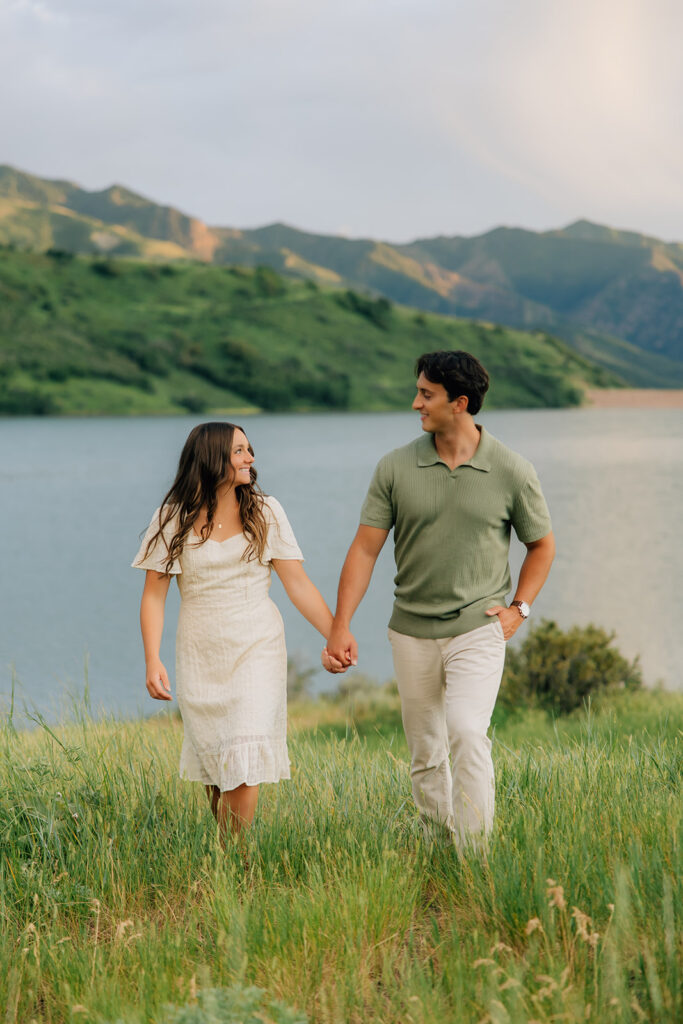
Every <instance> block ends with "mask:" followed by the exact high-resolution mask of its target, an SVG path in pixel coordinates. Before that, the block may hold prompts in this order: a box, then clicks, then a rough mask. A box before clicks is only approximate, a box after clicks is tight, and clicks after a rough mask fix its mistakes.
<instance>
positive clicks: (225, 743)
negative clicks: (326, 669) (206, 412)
mask: <svg viewBox="0 0 683 1024" xmlns="http://www.w3.org/2000/svg"><path fill="white" fill-rule="evenodd" d="M253 462H254V453H253V450H252V448H251V446H250V444H249V441H248V440H247V437H246V435H245V433H244V431H243V430H242V429H241V427H238V426H235V425H234V424H232V423H202V424H200V425H199V426H197V427H195V428H194V430H192V431H191V433H190V435H189V437H188V438H187V441H186V442H185V446H184V448H183V451H182V454H181V456H180V462H179V465H178V472H177V474H176V478H175V480H174V481H173V485H172V487H171V489H170V490H169V492H168V494H167V495H166V497H165V498H164V500H163V502H162V504H161V507H160V508H159V509H157V511H156V512H155V513H154V515H153V516H152V521H151V523H150V526H149V529H148V530H147V533H146V535H145V538H144V540H143V542H142V545H141V547H140V550H139V552H138V554H137V556H136V558H135V561H134V562H133V566H135V567H136V568H139V569H145V570H147V576H146V579H145V587H144V591H143V594H142V603H141V607H140V624H141V628H142V639H143V644H144V648H145V661H146V665H147V690H148V691H149V693H150V695H151V696H152V697H154V698H155V699H156V700H171V699H172V697H171V694H170V685H169V681H168V674H167V672H166V669H165V668H164V666H163V664H162V662H161V660H160V657H159V647H160V644H161V635H162V631H163V624H164V607H165V603H166V595H167V593H168V587H169V583H170V581H171V577H172V576H175V577H176V579H177V581H178V587H179V590H180V594H181V605H180V615H179V618H178V633H177V638H176V685H177V695H178V705H179V707H180V712H181V715H182V718H183V725H184V729H185V735H184V740H183V749H182V753H181V757H180V774H181V776H182V777H184V778H186V779H189V780H191V781H197V782H203V783H204V785H205V787H206V792H207V795H208V797H209V801H210V804H211V810H212V812H213V814H214V816H215V818H216V820H217V822H218V824H219V827H220V830H221V835H222V836H223V838H225V834H226V832H227V829H228V828H231V829H232V830H233V831H239V830H240V829H241V828H242V827H243V826H244V825H247V824H250V823H251V822H252V820H253V817H254V813H255V810H256V803H257V800H258V791H259V785H260V784H261V783H263V782H277V781H278V780H279V779H288V778H289V759H288V755H287V737H286V730H287V714H286V712H287V653H286V650H285V640H284V631H283V627H282V619H281V617H280V613H279V611H278V610H277V608H276V607H275V605H274V604H273V602H272V601H271V600H270V598H269V596H268V589H269V587H270V570H271V566H272V568H274V569H275V571H276V573H277V574H278V576H279V577H280V579H281V581H282V583H283V585H284V588H285V590H286V592H287V595H288V597H289V598H290V600H291V601H292V603H293V604H294V606H295V607H296V608H297V609H298V610H299V611H300V612H301V614H302V615H303V616H304V617H305V618H306V619H308V621H309V622H310V623H311V624H312V625H313V626H315V628H316V629H317V630H319V632H320V633H322V635H323V636H324V637H326V636H327V634H328V633H329V630H330V626H331V624H332V613H331V612H330V610H329V608H328V607H327V605H326V604H325V601H324V600H323V598H322V596H321V595H320V593H319V591H318V590H317V589H316V587H315V586H314V585H313V583H311V581H310V580H309V578H308V576H307V575H306V573H305V572H304V569H303V566H302V564H301V562H302V559H303V556H302V554H301V551H300V550H299V547H298V545H297V542H296V539H295V537H294V534H293V532H292V529H291V527H290V525H289V522H288V521H287V517H286V515H285V513H284V511H283V509H282V506H281V505H280V504H279V502H278V501H276V500H275V498H272V497H267V496H266V495H264V494H263V492H262V491H261V489H260V488H259V487H258V486H257V484H256V471H255V470H254V468H253ZM326 660H328V661H329V659H328V656H327V654H326V653H324V655H323V663H324V664H325V662H326ZM335 664H336V663H335Z"/></svg>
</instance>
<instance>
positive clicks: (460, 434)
mask: <svg viewBox="0 0 683 1024" xmlns="http://www.w3.org/2000/svg"><path fill="white" fill-rule="evenodd" d="M416 373H417V394H416V397H415V400H414V401H413V409H415V410H416V411H417V412H418V413H419V415H420V420H421V423H422V431H423V433H422V436H420V437H418V438H417V439H416V440H414V441H412V442H411V443H410V444H407V445H405V446H404V447H402V448H397V449H396V450H394V451H392V452H390V453H389V454H388V455H385V456H384V457H383V458H382V459H381V460H380V462H379V464H378V465H377V468H376V470H375V473H374V475H373V477H372V480H371V482H370V486H369V489H368V493H367V497H366V499H365V502H364V504H363V507H362V510H361V515H360V526H359V527H358V532H357V533H356V536H355V538H354V540H353V542H352V544H351V547H350V548H349V552H348V554H347V557H346V560H345V562H344V567H343V569H342V572H341V577H340V580H339V591H338V597H337V608H336V613H335V615H334V616H333V615H332V612H331V611H330V610H329V608H328V607H327V605H326V603H325V601H324V599H323V597H322V596H321V594H320V592H319V591H318V590H317V588H316V587H315V586H314V584H313V583H312V582H311V580H309V578H308V576H307V575H306V573H305V571H304V568H303V565H302V559H303V555H302V553H301V551H300V549H299V546H298V544H297V542H296V539H295V537H294V533H293V531H292V528H291V526H290V524H289V522H288V520H287V517H286V515H285V512H284V510H283V508H282V506H281V505H280V503H279V502H278V501H277V500H276V499H275V498H274V497H272V496H270V495H266V494H264V493H263V492H262V491H261V489H260V488H259V487H258V485H257V483H256V472H255V470H254V468H253V462H254V453H253V450H252V448H251V446H250V444H249V441H248V439H247V437H246V435H245V433H244V431H243V430H242V429H241V428H240V427H237V426H235V425H233V424H230V423H203V424H200V425H199V426H197V427H195V428H194V429H193V430H192V431H191V433H190V435H189V437H188V439H187V441H186V443H185V446H184V448H183V451H182V454H181V456H180V462H179V465H178V472H177V474H176V478H175V480H174V482H173V484H172V486H171V488H170V490H169V491H168V493H167V494H166V495H165V497H164V499H163V501H162V503H161V507H160V508H159V509H158V510H157V511H156V512H155V513H154V516H153V517H152V521H151V523H150V526H149V528H148V530H147V533H146V535H145V537H144V539H143V541H142V545H141V547H140V550H139V552H138V554H137V556H136V558H135V561H134V562H133V565H134V566H135V567H137V568H140V569H145V570H146V579H145V586H144V591H143V595H142V603H141V608H140V623H141V628H142V638H143V644H144V649H145V661H146V666H147V670H146V671H147V689H148V691H149V693H150V695H151V696H152V697H154V698H156V699H158V700H171V695H170V684H169V680H168V675H167V672H166V669H165V668H164V666H163V664H162V662H161V660H160V657H159V648H160V644H161V636H162V631H163V623H164V607H165V601H166V595H167V593H168V587H169V584H170V581H171V577H172V576H175V577H176V578H177V581H178V587H179V590H180V595H181V604H180V614H179V618H178V632H177V638H176V687H177V697H178V704H179V707H180V712H181V715H182V719H183V725H184V740H183V748H182V753H181V758H180V775H181V776H182V777H183V778H186V779H188V780H191V781H196V782H201V783H203V784H204V786H205V787H206V792H207V796H208V798H209V802H210V805H211V810H212V812H213V814H214V816H215V818H216V820H217V822H218V824H219V827H220V830H221V833H222V834H223V835H224V836H225V834H226V833H227V832H228V830H233V831H239V830H240V829H241V828H243V827H244V826H245V825H248V824H250V823H251V821H252V820H253V817H254V813H255V810H256V803H257V799H258V790H259V785H260V784H261V783H265V782H277V781H279V780H280V779H287V778H289V759H288V755H287V653H286V649H285V640H284V631H283V626H282V619H281V617H280V613H279V611H278V610H277V608H276V606H275V604H274V603H273V602H272V601H271V600H270V598H269V596H268V590H269V587H270V573H271V569H274V570H275V572H276V573H277V574H278V576H279V577H280V579H281V581H282V583H283V586H284V588H285V591H286V593H287V596H288V597H289V599H290V600H291V601H292V603H293V604H294V606H295V607H296V608H297V609H298V611H299V612H301V614H302V615H303V616H304V617H305V618H306V619H307V620H308V621H309V622H310V623H311V624H312V625H313V626H314V627H315V628H316V629H317V630H318V631H319V632H320V633H321V634H322V636H323V637H324V638H325V640H326V646H325V648H324V650H323V653H322V662H323V665H324V667H325V668H326V669H327V670H328V671H330V672H345V671H346V670H347V669H348V668H349V667H350V666H352V665H355V664H356V661H357V653H358V652H357V646H356V642H355V639H354V637H353V634H352V633H351V631H350V623H351V619H352V616H353V614H354V612H355V611H356V609H357V607H358V605H359V604H360V602H361V600H362V598H363V595H364V594H365V591H366V590H367V587H368V584H369V582H370V578H371V576H372V571H373V569H374V566H375V562H376V560H377V557H378V555H379V553H380V551H381V549H382V547H383V545H384V543H385V541H386V539H387V537H388V535H389V532H390V531H391V529H392V528H393V530H394V554H395V561H396V579H395V584H396V589H395V601H394V607H393V613H392V615H391V619H390V622H389V640H390V642H391V646H392V651H393V658H394V667H395V672H396V680H397V683H398V690H399V694H400V698H401V709H402V716H403V726H404V729H405V734H406V739H407V741H408V746H409V748H410V757H411V766H410V774H411V782H412V791H413V797H414V800H415V803H416V805H417V808H418V810H419V812H420V815H421V817H422V819H423V821H424V822H425V824H427V823H430V822H431V823H438V824H439V825H440V826H443V827H445V828H446V829H447V830H448V831H449V832H450V833H451V834H452V837H453V840H454V842H455V844H456V846H457V847H458V848H459V849H464V848H465V846H466V845H467V844H473V845H475V846H478V845H480V844H482V843H483V842H484V841H485V838H486V835H487V834H488V832H489V831H490V829H491V826H492V823H493V808H494V775H493V763H492V760H491V742H490V740H489V739H488V736H487V731H488V727H489V724H490V721H491V715H492V712H493V708H494V704H495V701H496V697H497V694H498V689H499V686H500V680H501V676H502V672H503V663H504V660H505V643H506V641H507V640H508V639H509V638H510V637H511V636H512V635H513V633H514V632H515V631H516V630H517V629H518V628H519V627H520V626H521V625H522V623H523V622H524V620H525V619H526V618H527V617H528V615H529V608H530V605H531V603H532V602H533V600H534V599H535V597H536V595H537V594H538V593H539V591H540V589H541V587H542V586H543V584H544V582H545V580H546V578H547V575H548V572H549V570H550V565H551V563H552V560H553V556H554V552H555V545H554V540H553V535H552V532H551V524H550V517H549V514H548V509H547V505H546V503H545V500H544V498H543V494H542V492H541V488H540V485H539V482H538V477H537V476H536V473H535V471H534V468H533V466H532V465H531V464H530V463H529V462H527V461H526V460H525V459H523V458H522V457H521V456H520V455H517V454H516V453H515V452H513V451H511V450H510V449H509V448H507V447H506V446H505V445H503V444H501V442H500V441H497V440H496V439H495V438H494V437H492V435H491V434H489V433H488V431H486V430H485V429H484V428H483V427H481V426H479V425H478V424H476V423H475V421H474V416H476V414H477V413H478V412H479V410H480V408H481V405H482V401H483V398H484V395H485V394H486V391H487V389H488V386H489V377H488V374H487V372H486V370H485V369H484V367H483V366H482V365H481V363H480V362H479V361H478V360H477V359H475V358H474V357H473V356H471V355H469V354H468V353H467V352H431V353H427V354H425V355H423V356H421V357H420V359H419V360H418V362H417V366H416ZM512 528H513V529H514V531H515V534H516V535H517V537H518V538H519V540H520V541H521V542H522V543H523V544H524V545H525V546H526V548H527V554H526V557H525V559H524V562H523V565H522V568H521V570H520V574H519V580H518V583H517V587H516V590H515V594H514V600H513V601H512V602H511V604H510V606H509V607H508V606H507V605H506V603H505V597H506V595H507V594H508V593H509V591H510V589H511V579H510V569H509V565H508V549H509V543H510V531H511V529H512Z"/></svg>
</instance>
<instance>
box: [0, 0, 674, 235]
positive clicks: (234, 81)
mask: <svg viewBox="0 0 683 1024" xmlns="http://www.w3.org/2000/svg"><path fill="white" fill-rule="evenodd" d="M682 28H683V17H682V15H681V10H680V7H679V4H678V0H649V2H648V3H647V5H646V3H645V0H620V2H618V3H617V2H616V0H592V2H590V3H589V2H588V0H574V3H573V4H572V5H569V4H565V3H560V2H559V0H555V2H552V0H543V2H541V0H515V3H514V4H511V3H509V0H478V2H475V0H455V2H452V0H449V2H447V0H419V2H418V0H374V2H373V3H371V4H368V3H367V0H362V2H361V0H348V3H347V4H346V5H344V6H342V5H339V4H327V3H323V4H321V3H320V2H319V0H315V2H313V0H290V2H287V3H282V0H249V2H245V0H239V2H237V0H194V2H193V3H192V4H191V5H190V4H188V3H187V2H186V0H144V2H142V3H141V2H140V0H135V2H133V0H119V2H117V3H116V4H93V3H92V0H60V2H59V3H58V2H56V0H54V2H52V0H13V2H11V3H10V4H7V3H6V4H5V5H4V6H2V5H1V0H0V86H1V87H2V90H3V94H4V95H5V96H9V97H10V101H9V102H5V103H4V104H3V105H0V138H2V139H3V140H4V151H3V152H2V153H1V154H0V159H3V160H6V161H9V162H14V163H17V164H18V165H20V166H24V167H26V169H28V170H33V171H35V172H36V173H43V174H48V175H53V176H58V175H59V176H65V177H70V178H75V179H77V180H81V181H83V182H84V183H85V184H86V185H88V186H89V187H103V186H104V185H106V184H109V183H110V182H111V181H112V180H118V181H123V182H124V183H127V184H129V185H130V186H131V187H132V188H137V189H139V190H140V191H143V192H145V193H146V194H148V195H152V196H154V197H158V198H159V199H160V200H164V201H168V202H172V203H174V204H176V205H179V206H180V207H181V208H183V209H185V210H188V211H189V212H196V213H197V214H198V215H200V216H203V217H204V218H205V219H207V220H209V221H210V222H213V223H226V224H236V225H243V226H244V225H253V224H257V223H263V222H265V221H267V220H271V219H286V220H289V221H290V222H292V223H297V224H299V225H301V226H304V227H310V228H312V229H314V230H316V229H317V230H334V228H335V226H336V225H338V224H339V223H343V224H346V225H348V230H349V232H350V233H352V234H368V233H371V234H375V235H382V236H384V237H390V238H396V239H398V238H407V237H411V236H415V235H417V234H423V235H424V234H428V233H436V232H438V231H444V232H457V231H462V232H473V231H477V230H482V229H483V228H485V227H490V226H493V225H494V224H496V223H499V222H501V221H506V222H515V223H520V224H527V225H528V226H530V227H538V226H554V225H556V224H558V223H562V222H565V221H568V220H571V219H573V218H575V217H577V216H581V215H588V216H592V217H594V218H595V219H598V220H600V219H602V220H607V221H610V222H612V223H614V224H616V225H617V226H625V227H629V226H630V227H634V228H638V227H641V228H643V229H646V230H650V231H652V232H653V233H657V232H659V233H667V234H674V235H676V234H677V235H679V236H680V237H683V198H682V196H681V185H680V182H681V181H683V173H681V172H682V170H683V167H682V164H683V141H682V138H683V137H682V135H681V132H680V125H679V123H678V121H679V117H680V115H679V110H678V108H679V105H680V103H679V98H680V96H681V92H682V87H683V71H682V70H681V61H680V59H679V54H678V41H679V39H680V38H681V29H682ZM3 40H4V42H3Z"/></svg>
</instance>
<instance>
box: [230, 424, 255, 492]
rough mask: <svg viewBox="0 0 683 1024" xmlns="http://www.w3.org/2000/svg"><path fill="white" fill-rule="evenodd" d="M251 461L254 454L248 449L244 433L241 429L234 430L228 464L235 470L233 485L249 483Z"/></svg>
mask: <svg viewBox="0 0 683 1024" xmlns="http://www.w3.org/2000/svg"><path fill="white" fill-rule="evenodd" d="M253 461H254V456H253V455H252V453H251V451H250V449H249V441H248V440H247V436H246V434H244V433H243V432H242V431H241V430H236V431H235V433H234V434H233V437H232V451H231V453H230V465H231V466H232V468H233V469H234V471H235V481H234V486H235V487H239V486H240V485H241V484H248V483H249V481H250V479H251V477H250V475H249V469H250V467H251V464H252V462H253Z"/></svg>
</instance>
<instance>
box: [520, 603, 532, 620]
mask: <svg viewBox="0 0 683 1024" xmlns="http://www.w3.org/2000/svg"><path fill="white" fill-rule="evenodd" d="M517 607H518V608H519V610H520V612H521V613H522V615H523V616H524V618H525V619H528V618H529V612H530V611H531V608H530V607H529V605H528V604H527V603H526V601H520V603H519V604H518V605H517Z"/></svg>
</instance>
